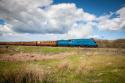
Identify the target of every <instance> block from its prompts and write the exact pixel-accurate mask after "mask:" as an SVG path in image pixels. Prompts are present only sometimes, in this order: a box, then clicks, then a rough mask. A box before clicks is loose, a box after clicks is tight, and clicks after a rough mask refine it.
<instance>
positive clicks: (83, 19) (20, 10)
mask: <svg viewBox="0 0 125 83" xmlns="http://www.w3.org/2000/svg"><path fill="white" fill-rule="evenodd" d="M52 3H53V0H0V18H2V19H5V20H6V22H7V25H4V26H2V25H0V26H1V27H2V28H1V27H0V33H1V34H6V33H9V34H10V33H12V34H15V33H16V34H27V33H28V34H41V35H45V34H48V35H49V36H51V37H53V38H59V37H60V38H83V37H86V36H88V35H90V34H91V33H92V31H93V29H94V28H93V27H98V28H99V29H102V30H119V29H122V28H124V27H125V7H123V8H121V9H120V10H118V11H116V12H115V14H116V16H113V15H104V16H100V17H96V16H95V15H93V14H90V13H88V12H85V11H84V10H83V9H82V8H77V7H76V5H75V4H74V3H62V4H52ZM8 25H9V27H8ZM10 26H11V27H10ZM58 34H60V35H58ZM57 35H58V36H59V37H57ZM47 37H48V36H47Z"/></svg>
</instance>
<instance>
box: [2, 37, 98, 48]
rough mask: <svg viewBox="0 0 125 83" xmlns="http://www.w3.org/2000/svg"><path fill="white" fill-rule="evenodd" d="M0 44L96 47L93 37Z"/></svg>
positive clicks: (4, 43) (5, 43)
mask: <svg viewBox="0 0 125 83" xmlns="http://www.w3.org/2000/svg"><path fill="white" fill-rule="evenodd" d="M0 45H24V46H62V47H65V46H66V47H97V43H96V41H95V40H94V39H70V40H57V41H32V42H0Z"/></svg>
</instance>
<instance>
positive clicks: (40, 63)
mask: <svg viewBox="0 0 125 83" xmlns="http://www.w3.org/2000/svg"><path fill="white" fill-rule="evenodd" d="M0 50H2V52H0V59H2V58H6V57H5V56H10V58H13V56H16V55H17V58H18V56H19V55H18V54H19V53H20V52H21V53H20V55H22V56H23V54H25V53H29V54H30V55H31V56H32V55H33V54H36V53H37V54H39V55H40V56H44V57H40V58H44V59H40V60H39V59H38V60H37V59H36V60H32V59H31V60H27V61H22V60H20V59H17V58H16V59H17V60H13V61H12V60H11V61H10V60H9V58H7V59H5V60H0V83H125V63H124V61H125V56H124V55H125V49H121V48H118V49H117V48H68V47H32V46H31V47H29V46H8V47H6V46H2V47H1V48H0ZM4 50H5V51H4ZM12 50H13V51H12ZM14 50H17V52H16V51H14ZM8 52H9V53H8ZM37 54H36V56H37ZM31 58H32V57H31ZM34 58H35V57H34Z"/></svg>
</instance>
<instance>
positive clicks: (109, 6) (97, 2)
mask: <svg viewBox="0 0 125 83" xmlns="http://www.w3.org/2000/svg"><path fill="white" fill-rule="evenodd" d="M59 3H75V4H76V6H77V7H79V8H83V9H84V10H85V11H87V12H89V13H93V14H95V15H97V16H100V15H103V14H106V13H109V12H115V11H116V10H118V9H120V8H121V7H124V6H125V0H54V4H59Z"/></svg>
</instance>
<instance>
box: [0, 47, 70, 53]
mask: <svg viewBox="0 0 125 83" xmlns="http://www.w3.org/2000/svg"><path fill="white" fill-rule="evenodd" d="M71 50H72V48H63V47H41V46H0V54H16V53H39V54H49V53H50V54H55V53H60V52H66V51H71Z"/></svg>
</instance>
